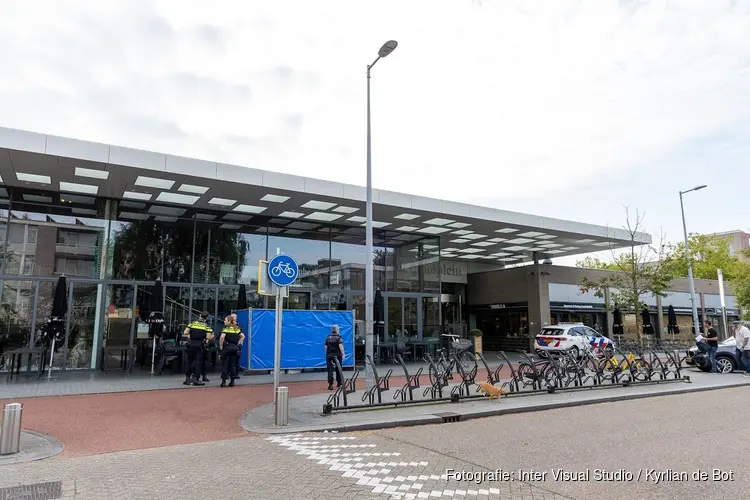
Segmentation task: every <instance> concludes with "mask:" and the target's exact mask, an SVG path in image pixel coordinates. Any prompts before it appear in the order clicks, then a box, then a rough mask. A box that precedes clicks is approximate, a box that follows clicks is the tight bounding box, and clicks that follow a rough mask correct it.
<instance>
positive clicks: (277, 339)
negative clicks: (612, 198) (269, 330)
mask: <svg viewBox="0 0 750 500" xmlns="http://www.w3.org/2000/svg"><path fill="white" fill-rule="evenodd" d="M280 253H281V249H279V248H277V249H276V255H279V254H280ZM274 286H275V285H274ZM282 300H284V299H283V294H282V293H281V287H280V286H276V331H275V332H274V342H273V404H274V405H278V400H277V399H276V396H277V394H276V393H277V392H278V389H279V371H280V370H279V366H280V365H281V314H282V311H283V310H284V309H283V307H282V306H283V304H282V302H281V301H282ZM276 409H277V410H278V406H277V408H276Z"/></svg>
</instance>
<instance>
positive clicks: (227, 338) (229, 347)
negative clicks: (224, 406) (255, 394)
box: [219, 315, 245, 387]
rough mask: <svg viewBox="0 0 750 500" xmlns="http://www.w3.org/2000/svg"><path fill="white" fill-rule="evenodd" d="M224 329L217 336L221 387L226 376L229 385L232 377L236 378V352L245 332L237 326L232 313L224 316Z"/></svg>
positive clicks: (232, 384) (225, 383)
mask: <svg viewBox="0 0 750 500" xmlns="http://www.w3.org/2000/svg"><path fill="white" fill-rule="evenodd" d="M224 325H225V326H224V330H223V331H222V332H221V337H219V349H221V365H222V371H221V387H226V386H227V378H230V381H229V387H234V379H236V378H237V352H238V351H239V347H240V346H241V345H242V342H243V341H244V340H245V334H243V333H242V330H240V328H239V327H238V326H237V321H236V320H235V318H234V317H233V316H232V315H229V316H227V317H226V318H224Z"/></svg>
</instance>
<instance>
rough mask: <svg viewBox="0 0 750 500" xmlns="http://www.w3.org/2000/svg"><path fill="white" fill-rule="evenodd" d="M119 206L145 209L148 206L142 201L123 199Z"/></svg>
mask: <svg viewBox="0 0 750 500" xmlns="http://www.w3.org/2000/svg"><path fill="white" fill-rule="evenodd" d="M118 206H119V207H120V208H135V209H136V210H143V209H144V208H146V204H145V203H140V202H138V201H121V202H120V203H118Z"/></svg>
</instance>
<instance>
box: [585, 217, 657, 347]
mask: <svg viewBox="0 0 750 500" xmlns="http://www.w3.org/2000/svg"><path fill="white" fill-rule="evenodd" d="M625 217H626V224H625V226H624V229H625V230H626V231H627V233H628V237H629V240H630V249H629V250H628V251H626V252H622V253H620V254H616V253H615V251H614V249H613V250H612V261H611V262H605V261H603V260H600V259H590V260H588V263H589V264H594V265H597V268H598V269H603V270H607V271H611V272H609V273H607V274H605V275H604V276H602V277H600V278H598V279H590V278H588V277H586V278H584V279H583V280H582V281H581V284H580V289H581V291H582V292H584V293H586V292H589V291H594V292H595V294H596V296H597V297H599V298H603V297H604V295H605V290H609V293H610V301H611V302H613V303H614V304H616V305H617V306H618V307H622V306H627V307H629V308H632V309H633V312H634V314H635V322H636V331H637V332H638V338H639V340H640V339H641V316H640V314H639V313H640V311H641V309H642V308H643V307H644V304H643V302H642V301H641V297H642V296H644V295H648V294H652V295H657V296H662V297H664V296H665V295H666V291H667V290H668V289H669V283H670V281H671V275H670V274H669V270H668V269H667V268H666V267H665V266H664V245H663V243H662V242H663V236H662V238H661V240H660V241H659V244H658V245H657V246H656V247H654V246H652V245H642V244H640V242H638V240H637V237H638V233H640V232H642V228H643V217H642V216H641V215H640V214H639V213H638V211H636V214H635V220H634V221H631V218H630V212H629V210H628V209H627V208H626V209H625ZM584 262H586V261H584Z"/></svg>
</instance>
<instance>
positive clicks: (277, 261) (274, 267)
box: [268, 255, 299, 286]
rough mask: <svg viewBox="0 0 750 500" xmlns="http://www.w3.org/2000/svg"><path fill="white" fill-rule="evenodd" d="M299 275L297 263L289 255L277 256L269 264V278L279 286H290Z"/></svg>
mask: <svg viewBox="0 0 750 500" xmlns="http://www.w3.org/2000/svg"><path fill="white" fill-rule="evenodd" d="M298 274H299V267H298V266H297V262H296V261H295V260H294V259H293V258H292V257H290V256H289V255H276V256H275V257H274V258H273V259H271V261H270V262H269V263H268V277H269V278H270V279H271V281H273V282H274V283H275V284H276V285H278V286H289V285H291V284H292V283H294V280H296V279H297V275H298Z"/></svg>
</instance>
